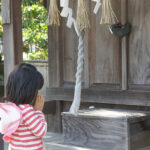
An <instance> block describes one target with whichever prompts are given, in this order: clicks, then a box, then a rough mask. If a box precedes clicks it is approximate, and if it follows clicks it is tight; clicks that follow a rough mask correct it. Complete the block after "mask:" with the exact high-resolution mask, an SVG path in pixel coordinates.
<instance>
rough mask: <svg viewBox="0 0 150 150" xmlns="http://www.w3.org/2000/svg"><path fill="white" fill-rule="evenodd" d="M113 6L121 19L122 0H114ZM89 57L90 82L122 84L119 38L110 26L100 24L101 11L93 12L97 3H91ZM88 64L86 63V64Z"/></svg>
mask: <svg viewBox="0 0 150 150" xmlns="http://www.w3.org/2000/svg"><path fill="white" fill-rule="evenodd" d="M112 3H113V8H116V9H115V10H118V12H117V16H119V19H120V0H115V1H114V0H113V1H112ZM90 5H91V10H90V14H91V15H90V16H91V17H90V22H91V28H90V30H89V57H90V60H89V61H90V73H91V74H90V83H91V84H94V83H96V84H99V83H106V84H107V83H109V84H120V80H121V79H120V67H121V66H120V65H121V64H120V47H119V39H118V38H117V37H115V36H113V35H111V33H110V31H109V29H108V26H104V25H100V16H101V12H100V11H99V12H98V14H97V15H95V14H93V9H94V6H95V3H90ZM85 65H86V64H85Z"/></svg>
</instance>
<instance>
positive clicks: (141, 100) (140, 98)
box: [46, 88, 150, 106]
mask: <svg viewBox="0 0 150 150" xmlns="http://www.w3.org/2000/svg"><path fill="white" fill-rule="evenodd" d="M46 93H47V94H46V99H47V101H54V100H56V101H72V99H73V94H74V89H73V88H47V91H46ZM149 98H150V93H149V92H144V91H141V92H139V91H120V90H114V91H113V90H107V91H105V90H100V89H95V88H90V89H82V97H81V101H82V102H94V103H104V104H120V105H131V106H150V100H149Z"/></svg>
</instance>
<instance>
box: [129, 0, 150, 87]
mask: <svg viewBox="0 0 150 150" xmlns="http://www.w3.org/2000/svg"><path fill="white" fill-rule="evenodd" d="M149 5H150V1H149V0H142V1H141V0H128V21H129V22H130V23H131V24H132V32H131V34H130V36H129V51H128V53H129V60H128V62H129V81H128V82H129V84H134V85H150V78H149V77H150V76H149V75H150V42H149V41H150V30H149V24H150V9H149Z"/></svg>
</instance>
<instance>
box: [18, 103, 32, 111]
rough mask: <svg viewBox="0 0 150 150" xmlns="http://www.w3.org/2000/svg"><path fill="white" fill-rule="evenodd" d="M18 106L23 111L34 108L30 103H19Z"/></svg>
mask: <svg viewBox="0 0 150 150" xmlns="http://www.w3.org/2000/svg"><path fill="white" fill-rule="evenodd" d="M18 108H19V109H20V110H21V111H28V110H30V111H31V110H33V107H32V106H31V105H29V104H21V105H18Z"/></svg>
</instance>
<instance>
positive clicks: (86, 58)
mask: <svg viewBox="0 0 150 150" xmlns="http://www.w3.org/2000/svg"><path fill="white" fill-rule="evenodd" d="M90 3H91V2H90V1H87V8H88V13H89V12H90ZM90 24H91V22H90ZM84 41H85V43H84V54H85V56H84V86H85V88H89V87H90V68H89V67H90V66H89V51H88V50H89V29H88V30H86V32H85V35H84Z"/></svg>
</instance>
